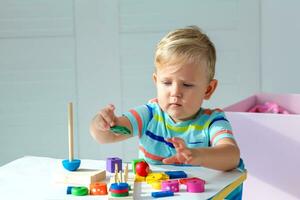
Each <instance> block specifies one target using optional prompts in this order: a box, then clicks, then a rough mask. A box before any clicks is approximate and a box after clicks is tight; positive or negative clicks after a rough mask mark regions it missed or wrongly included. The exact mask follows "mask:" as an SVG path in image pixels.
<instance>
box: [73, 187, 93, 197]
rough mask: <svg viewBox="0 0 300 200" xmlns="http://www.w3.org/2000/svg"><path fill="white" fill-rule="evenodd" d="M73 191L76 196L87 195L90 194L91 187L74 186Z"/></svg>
mask: <svg viewBox="0 0 300 200" xmlns="http://www.w3.org/2000/svg"><path fill="white" fill-rule="evenodd" d="M71 192H72V194H73V195H75V196H85V195H88V193H89V189H88V188H87V187H84V186H80V187H73V188H72V190H71Z"/></svg>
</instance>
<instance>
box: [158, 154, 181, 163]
mask: <svg viewBox="0 0 300 200" xmlns="http://www.w3.org/2000/svg"><path fill="white" fill-rule="evenodd" d="M162 162H163V163H164V164H173V163H176V162H178V160H177V157H176V155H175V156H171V157H169V158H165V159H163V160H162Z"/></svg>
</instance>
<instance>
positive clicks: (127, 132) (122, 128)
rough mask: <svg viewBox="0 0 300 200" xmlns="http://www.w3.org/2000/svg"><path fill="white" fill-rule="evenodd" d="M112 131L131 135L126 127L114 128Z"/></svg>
mask: <svg viewBox="0 0 300 200" xmlns="http://www.w3.org/2000/svg"><path fill="white" fill-rule="evenodd" d="M110 130H111V131H112V132H114V133H117V134H122V135H130V134H131V132H130V130H129V129H128V128H127V127H125V126H113V127H111V128H110Z"/></svg>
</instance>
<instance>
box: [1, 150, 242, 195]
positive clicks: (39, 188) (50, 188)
mask: <svg viewBox="0 0 300 200" xmlns="http://www.w3.org/2000/svg"><path fill="white" fill-rule="evenodd" d="M105 166H106V163H105V161H103V160H102V161H101V160H81V166H80V168H83V169H105ZM150 168H151V170H152V171H168V170H183V171H185V172H186V173H187V174H188V176H189V177H195V176H196V177H199V178H202V179H204V180H205V181H206V184H205V192H204V193H188V192H186V191H185V190H184V188H181V190H180V192H178V193H175V196H173V197H170V198H172V199H189V200H192V199H208V198H211V197H213V196H215V195H216V194H220V191H222V190H223V189H224V188H225V187H227V186H230V185H231V184H232V183H234V182H236V180H238V179H240V178H241V176H242V175H243V173H242V172H240V171H238V170H233V171H231V172H220V171H216V170H212V169H207V168H203V167H182V166H173V165H155V166H153V165H151V166H150ZM62 170H64V169H63V167H62V164H61V159H54V158H47V157H33V156H26V157H23V158H20V159H17V160H15V161H12V162H10V163H8V164H6V165H4V166H2V167H0V195H1V196H0V198H1V199H20V200H21V199H77V200H78V199H79V198H80V199H107V196H92V195H88V196H83V197H77V196H72V195H66V185H63V184H58V183H56V182H55V177H56V175H57V173H60V172H61V171H62ZM111 176H112V174H110V173H107V175H106V177H107V178H106V181H108V180H109V178H110V177H111ZM153 191H155V190H154V189H152V188H151V187H150V186H149V185H147V184H146V183H135V199H152V197H151V192H153ZM223 191H224V190H223ZM168 198H169V197H167V198H165V199H168Z"/></svg>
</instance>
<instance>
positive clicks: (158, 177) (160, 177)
mask: <svg viewBox="0 0 300 200" xmlns="http://www.w3.org/2000/svg"><path fill="white" fill-rule="evenodd" d="M168 179H169V176H168V175H166V174H165V173H158V172H155V173H150V174H148V176H147V177H146V182H147V183H148V184H151V183H152V182H155V181H164V180H168Z"/></svg>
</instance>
